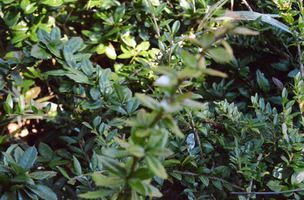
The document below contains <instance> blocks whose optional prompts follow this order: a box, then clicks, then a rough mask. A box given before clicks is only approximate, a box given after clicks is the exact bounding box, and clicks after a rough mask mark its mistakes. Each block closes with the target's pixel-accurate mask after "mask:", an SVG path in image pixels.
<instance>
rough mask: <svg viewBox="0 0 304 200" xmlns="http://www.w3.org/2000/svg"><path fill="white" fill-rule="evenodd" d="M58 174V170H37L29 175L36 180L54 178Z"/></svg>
mask: <svg viewBox="0 0 304 200" xmlns="http://www.w3.org/2000/svg"><path fill="white" fill-rule="evenodd" d="M56 174H57V172H53V171H37V172H33V173H30V174H29V176H30V177H31V178H33V179H36V180H43V179H48V178H52V177H54V176H56Z"/></svg>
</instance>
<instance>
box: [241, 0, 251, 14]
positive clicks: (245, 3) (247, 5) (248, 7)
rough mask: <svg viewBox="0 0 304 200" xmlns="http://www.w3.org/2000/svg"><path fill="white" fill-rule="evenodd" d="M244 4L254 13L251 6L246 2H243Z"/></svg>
mask: <svg viewBox="0 0 304 200" xmlns="http://www.w3.org/2000/svg"><path fill="white" fill-rule="evenodd" d="M242 1H243V3H244V4H245V5H246V6H247V8H248V10H250V11H251V12H253V10H252V8H251V7H250V6H249V4H248V3H247V1H246V0H242Z"/></svg>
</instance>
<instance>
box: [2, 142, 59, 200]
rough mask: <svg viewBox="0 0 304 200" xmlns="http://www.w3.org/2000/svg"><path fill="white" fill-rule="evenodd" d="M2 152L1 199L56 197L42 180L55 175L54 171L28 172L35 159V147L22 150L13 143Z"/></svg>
mask: <svg viewBox="0 0 304 200" xmlns="http://www.w3.org/2000/svg"><path fill="white" fill-rule="evenodd" d="M42 152H44V151H42ZM44 153H45V152H44ZM2 154H3V157H4V159H3V161H2V162H1V164H0V169H1V174H0V176H1V188H0V193H1V199H38V198H41V199H57V196H56V194H55V193H54V192H53V191H52V190H51V189H50V188H48V187H47V186H45V185H44V184H43V182H42V181H43V180H45V179H50V178H52V177H54V176H56V172H54V171H35V172H32V173H29V170H30V169H31V168H32V167H33V164H34V162H35V160H36V159H37V154H38V152H37V150H36V148H35V147H29V148H28V149H27V150H26V151H23V150H22V149H21V148H20V147H19V146H18V145H17V144H14V145H12V146H10V147H9V148H8V149H7V150H6V152H2Z"/></svg>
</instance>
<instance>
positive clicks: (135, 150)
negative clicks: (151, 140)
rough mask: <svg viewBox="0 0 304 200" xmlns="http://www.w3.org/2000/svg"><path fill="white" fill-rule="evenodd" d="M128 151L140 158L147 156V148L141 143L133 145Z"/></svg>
mask: <svg viewBox="0 0 304 200" xmlns="http://www.w3.org/2000/svg"><path fill="white" fill-rule="evenodd" d="M128 152H130V154H132V155H134V156H136V157H138V158H141V157H143V156H145V149H144V148H143V147H142V146H139V145H131V146H130V147H129V148H128Z"/></svg>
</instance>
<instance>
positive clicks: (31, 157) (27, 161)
mask: <svg viewBox="0 0 304 200" xmlns="http://www.w3.org/2000/svg"><path fill="white" fill-rule="evenodd" d="M37 154H38V152H37V150H36V148H35V147H29V148H28V149H27V150H26V151H25V152H24V153H23V155H22V157H21V159H20V162H19V165H21V166H22V167H23V169H24V171H26V172H27V171H28V170H29V169H30V168H31V167H32V165H33V164H34V162H35V160H36V158H37Z"/></svg>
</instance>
